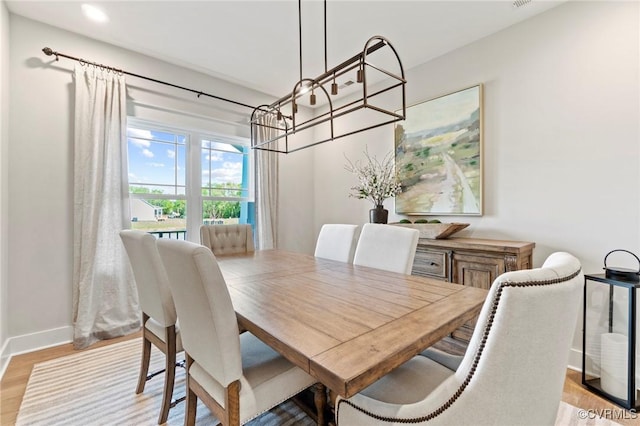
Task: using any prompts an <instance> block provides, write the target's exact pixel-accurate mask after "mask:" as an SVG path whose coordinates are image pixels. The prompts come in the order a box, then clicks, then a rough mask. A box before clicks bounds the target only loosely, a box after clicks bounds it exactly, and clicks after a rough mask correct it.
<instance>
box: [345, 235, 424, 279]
mask: <svg viewBox="0 0 640 426" xmlns="http://www.w3.org/2000/svg"><path fill="white" fill-rule="evenodd" d="M419 236H420V231H418V230H417V229H410V228H403V227H400V226H393V225H383V224H379V223H365V224H364V226H363V227H362V232H361V233H360V238H359V239H358V245H357V247H356V252H355V255H354V258H353V264H354V265H362V266H370V267H372V268H378V269H384V270H387V271H392V272H400V273H403V274H410V273H411V269H412V267H413V259H414V258H415V255H416V247H417V246H418V238H419Z"/></svg>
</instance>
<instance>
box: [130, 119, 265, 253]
mask: <svg viewBox="0 0 640 426" xmlns="http://www.w3.org/2000/svg"><path fill="white" fill-rule="evenodd" d="M127 151H128V168H129V169H128V180H129V195H130V207H131V227H132V229H140V230H144V231H147V232H151V233H153V234H156V235H158V236H160V237H170V238H180V239H188V240H191V241H199V235H198V228H199V227H200V225H201V224H203V223H204V224H232V223H250V224H254V223H255V222H254V203H253V191H252V189H253V188H252V184H251V183H252V181H253V175H252V167H251V165H252V156H251V149H250V147H249V144H248V141H247V140H244V139H240V138H235V137H225V136H220V135H207V134H203V133H201V132H197V131H193V130H185V129H173V128H167V127H166V126H162V125H154V124H152V123H148V122H139V121H137V120H131V119H130V120H129V125H128V127H127Z"/></svg>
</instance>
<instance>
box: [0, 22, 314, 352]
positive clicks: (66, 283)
mask: <svg viewBox="0 0 640 426" xmlns="http://www.w3.org/2000/svg"><path fill="white" fill-rule="evenodd" d="M10 20H11V34H10V35H11V46H10V47H11V57H10V65H11V100H10V109H11V115H10V126H9V127H10V128H9V138H10V145H9V171H8V173H9V187H8V191H9V198H10V200H11V202H10V203H9V206H8V209H9V210H8V214H9V222H10V223H11V226H10V228H9V232H8V245H9V247H10V248H11V250H10V253H9V265H10V266H9V270H8V278H9V283H10V285H9V287H8V312H7V313H6V315H7V321H6V324H7V325H6V327H7V333H8V335H9V337H10V343H11V348H10V349H11V352H12V353H14V354H15V353H18V352H23V351H29V350H33V349H35V348H38V347H42V346H47V345H54V344H59V343H61V342H66V341H69V340H70V339H71V325H72V318H71V315H72V284H71V283H72V266H73V248H72V244H73V230H72V214H73V199H72V197H73V186H72V185H73V163H72V159H73V83H72V73H71V71H72V70H73V67H74V66H75V64H76V62H74V61H70V60H68V59H64V58H61V59H60V61H59V62H55V61H54V58H53V57H47V56H45V55H44V54H43V53H42V48H43V47H45V46H47V47H50V48H52V49H54V50H59V51H60V52H63V53H66V54H69V55H72V56H77V57H81V58H86V59H87V60H90V61H95V62H99V63H104V64H108V65H112V66H115V67H118V68H121V69H124V70H127V71H130V72H134V73H137V74H141V75H147V76H150V77H153V78H156V79H159V80H164V81H168V82H171V83H174V84H178V85H182V86H185V87H189V88H195V89H198V90H203V91H205V92H208V93H212V94H216V95H219V96H222V97H226V98H230V99H234V100H238V101H241V102H244V103H247V104H249V105H258V104H261V103H265V102H266V101H271V100H272V99H271V98H270V97H267V96H265V95H264V94H260V93H258V92H255V91H252V90H249V89H246V88H243V87H240V86H236V85H232V84H229V83H226V82H223V81H221V80H218V79H215V78H212V77H209V76H206V75H204V74H201V73H197V72H193V71H189V70H186V69H184V68H181V67H178V66H175V65H171V64H168V63H165V62H162V61H158V60H155V59H152V58H149V57H146V56H143V55H139V54H136V53H133V52H131V51H127V50H124V49H120V48H117V47H114V46H111V45H108V44H105V43H101V42H97V41H95V40H92V39H88V38H85V37H82V36H78V35H75V34H72V33H70V32H66V31H63V30H59V29H56V28H53V27H50V26H48V25H44V24H41V23H38V22H35V21H32V20H29V19H26V18H23V17H20V16H16V15H11V16H10ZM3 52H4V49H3ZM127 82H128V98H129V101H128V108H129V114H130V115H134V116H136V117H138V118H143V119H152V120H159V121H161V122H165V123H168V124H176V123H177V122H178V121H180V122H185V121H187V122H188V123H189V124H190V125H191V126H194V127H196V128H198V129H200V130H205V131H212V132H217V133H222V134H232V135H239V136H248V134H249V133H248V127H247V123H248V117H249V115H250V113H251V110H250V109H243V108H241V107H236V106H233V105H231V104H228V103H223V102H220V101H217V100H212V99H209V98H205V97H202V98H200V99H198V98H197V97H196V96H195V94H190V93H187V92H184V91H180V90H176V89H171V88H168V87H166V86H161V85H158V84H155V83H151V82H146V81H144V80H140V79H136V78H134V77H127ZM3 99H4V96H3ZM176 111H182V112H181V113H180V114H179V115H180V118H179V119H177V118H176ZM305 163H306V164H305ZM311 169H312V159H311V157H310V156H308V155H307V156H304V155H302V156H297V157H296V158H295V162H287V161H286V160H285V161H283V170H282V173H281V175H282V177H281V179H282V181H283V182H285V183H284V187H285V189H286V190H292V191H293V190H295V191H296V192H295V193H296V197H297V198H296V200H299V202H300V204H301V205H302V206H307V207H308V206H310V205H312V202H313V198H312V188H311V186H310V185H309V184H308V183H306V182H305V179H304V178H303V179H297V178H296V179H293V178H292V177H291V175H292V174H298V173H301V171H303V170H311ZM308 179H309V181H310V179H311V176H310V177H309V178H308ZM293 182H295V184H294V183H293ZM307 185H308V187H307ZM283 205H284V207H285V209H286V212H285V213H284V215H283V217H284V219H286V221H287V222H288V221H290V220H292V218H295V220H296V223H297V226H296V228H295V229H296V230H297V229H302V230H304V232H307V233H309V235H310V236H309V237H308V238H307V240H310V239H311V233H312V231H311V230H312V229H313V217H309V218H308V220H305V214H299V212H294V210H295V209H299V207H297V206H295V205H293V204H292V202H291V201H290V200H287V198H286V197H284V202H283ZM307 216H308V215H307ZM305 222H306V224H305ZM281 230H282V232H281V235H280V236H279V238H280V240H281V241H282V242H283V243H284V244H283V247H285V248H291V249H297V248H299V247H300V242H299V241H297V239H296V238H295V235H294V234H292V233H290V232H289V231H288V229H287V228H284V227H283V228H281ZM291 235H294V236H291ZM4 240H6V238H3V241H4ZM304 248H307V247H304ZM3 314H4V312H3ZM2 322H3V326H4V324H5V321H2Z"/></svg>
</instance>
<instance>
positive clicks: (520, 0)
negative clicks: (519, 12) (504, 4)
mask: <svg viewBox="0 0 640 426" xmlns="http://www.w3.org/2000/svg"><path fill="white" fill-rule="evenodd" d="M529 3H531V0H516V1H514V2H513V3H512V4H513V7H522V6H526V5H528V4H529Z"/></svg>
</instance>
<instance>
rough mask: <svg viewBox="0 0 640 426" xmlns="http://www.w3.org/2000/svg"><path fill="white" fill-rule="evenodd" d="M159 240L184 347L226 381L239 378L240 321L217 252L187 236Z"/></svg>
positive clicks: (211, 373) (215, 376) (197, 360)
mask: <svg viewBox="0 0 640 426" xmlns="http://www.w3.org/2000/svg"><path fill="white" fill-rule="evenodd" d="M157 245H158V250H159V252H160V257H161V258H162V262H163V263H164V266H165V269H166V270H167V275H168V276H169V286H170V288H171V292H172V294H173V300H174V301H175V304H176V310H177V312H178V316H179V318H180V333H181V334H182V346H183V347H184V350H185V351H186V352H187V353H188V354H189V355H190V356H191V357H192V358H193V359H194V360H195V362H197V363H198V364H200V365H201V366H202V368H204V370H205V371H207V372H208V373H209V374H210V375H211V376H212V377H213V378H214V379H215V380H216V381H217V382H218V383H220V384H221V385H222V386H227V385H228V384H229V383H231V382H233V381H235V380H239V379H240V377H242V361H241V357H240V339H239V332H238V323H237V321H236V314H235V312H234V309H233V305H232V303H231V297H230V295H229V290H228V289H227V285H226V283H225V281H224V277H223V276H222V272H221V271H220V268H219V266H218V263H217V262H216V259H215V256H214V255H213V253H212V252H211V250H209V249H207V248H206V247H203V246H201V245H199V244H195V243H191V242H189V241H182V240H169V239H159V240H158V241H157Z"/></svg>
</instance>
